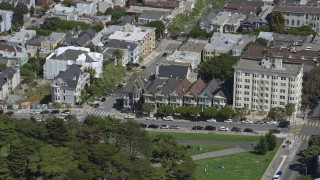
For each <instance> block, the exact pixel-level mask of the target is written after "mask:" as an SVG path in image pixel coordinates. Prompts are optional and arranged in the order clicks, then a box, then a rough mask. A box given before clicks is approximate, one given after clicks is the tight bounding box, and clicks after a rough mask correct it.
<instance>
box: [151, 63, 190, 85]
mask: <svg viewBox="0 0 320 180" xmlns="http://www.w3.org/2000/svg"><path fill="white" fill-rule="evenodd" d="M190 74H191V65H190V63H163V64H160V65H159V64H157V65H156V72H155V76H156V78H160V79H161V78H163V79H168V78H177V79H184V78H188V79H189V80H191V78H190ZM191 81H192V80H191Z"/></svg>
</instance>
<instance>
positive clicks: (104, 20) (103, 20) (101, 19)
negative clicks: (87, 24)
mask: <svg viewBox="0 0 320 180" xmlns="http://www.w3.org/2000/svg"><path fill="white" fill-rule="evenodd" d="M111 18H112V16H111V15H105V16H103V15H102V16H91V17H90V19H92V20H94V21H98V22H100V23H102V24H106V23H108V22H111Z"/></svg>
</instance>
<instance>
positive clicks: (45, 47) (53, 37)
mask: <svg viewBox="0 0 320 180" xmlns="http://www.w3.org/2000/svg"><path fill="white" fill-rule="evenodd" d="M65 36H66V34H65V33H57V32H53V33H51V34H50V35H49V36H48V37H46V38H45V40H44V41H42V42H41V51H40V53H42V54H49V53H51V52H53V51H54V49H56V48H57V46H58V45H59V44H60V43H61V42H62V41H63V40H64V37H65Z"/></svg>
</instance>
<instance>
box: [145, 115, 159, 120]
mask: <svg viewBox="0 0 320 180" xmlns="http://www.w3.org/2000/svg"><path fill="white" fill-rule="evenodd" d="M156 119H157V118H156V117H151V116H149V117H147V118H146V120H156Z"/></svg>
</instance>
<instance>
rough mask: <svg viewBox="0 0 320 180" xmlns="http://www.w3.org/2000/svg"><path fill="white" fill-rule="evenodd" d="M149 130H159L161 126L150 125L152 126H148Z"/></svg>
mask: <svg viewBox="0 0 320 180" xmlns="http://www.w3.org/2000/svg"><path fill="white" fill-rule="evenodd" d="M148 128H151V129H158V128H159V126H158V125H155V124H150V125H149V126H148Z"/></svg>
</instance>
